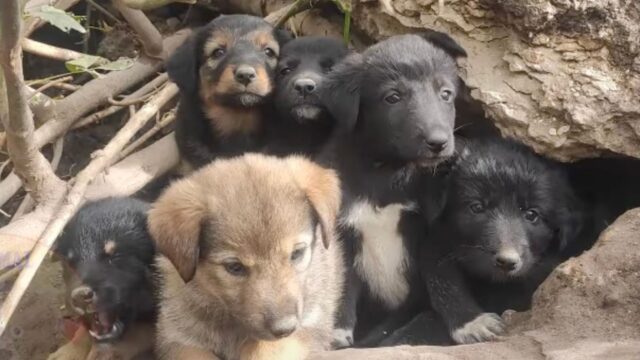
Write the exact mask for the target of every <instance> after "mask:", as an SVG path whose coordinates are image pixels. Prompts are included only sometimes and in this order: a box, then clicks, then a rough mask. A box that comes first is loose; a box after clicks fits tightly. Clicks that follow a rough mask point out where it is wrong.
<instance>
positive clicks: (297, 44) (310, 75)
mask: <svg viewBox="0 0 640 360" xmlns="http://www.w3.org/2000/svg"><path fill="white" fill-rule="evenodd" d="M347 53H348V50H347V47H346V46H345V45H344V43H343V42H342V41H341V40H338V39H333V38H328V37H314V36H310V37H302V38H298V39H295V40H292V41H290V42H289V43H287V44H286V45H285V46H283V47H282V51H281V53H280V60H279V62H278V69H277V75H276V89H275V92H274V100H275V101H274V105H275V110H276V118H275V121H274V123H273V124H272V126H271V131H270V135H269V138H270V139H269V145H268V150H267V152H269V153H271V154H277V155H287V154H292V153H298V154H305V155H314V154H316V153H317V152H318V151H319V149H320V148H321V146H322V145H324V144H325V142H326V141H327V139H328V138H329V136H330V135H331V132H332V130H333V128H334V126H335V124H336V122H335V119H334V118H333V117H332V116H331V114H329V113H328V112H327V109H326V108H325V107H324V105H323V103H322V99H321V98H320V96H321V93H322V87H323V86H324V82H325V79H326V76H327V74H328V73H330V72H331V70H332V69H333V67H334V66H335V64H337V63H338V62H340V60H342V59H343V58H344V57H345V56H346V55H347Z"/></svg>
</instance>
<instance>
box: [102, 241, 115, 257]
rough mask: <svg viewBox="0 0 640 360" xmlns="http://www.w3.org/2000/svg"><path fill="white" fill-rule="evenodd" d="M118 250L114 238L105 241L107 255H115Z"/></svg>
mask: <svg viewBox="0 0 640 360" xmlns="http://www.w3.org/2000/svg"><path fill="white" fill-rule="evenodd" d="M115 252H116V242H115V241H113V240H107V242H105V243H104V253H105V254H107V255H113V254H114V253H115Z"/></svg>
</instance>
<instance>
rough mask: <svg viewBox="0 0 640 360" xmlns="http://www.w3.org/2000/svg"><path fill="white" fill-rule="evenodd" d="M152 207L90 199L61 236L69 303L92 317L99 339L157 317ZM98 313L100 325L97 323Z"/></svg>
mask: <svg viewBox="0 0 640 360" xmlns="http://www.w3.org/2000/svg"><path fill="white" fill-rule="evenodd" d="M148 209H149V205H148V204H147V203H145V202H142V201H139V200H135V199H130V198H108V199H104V200H99V201H96V202H91V203H88V204H86V205H84V206H83V207H82V208H81V209H80V211H79V212H78V213H77V214H76V215H75V216H74V217H73V218H72V219H71V221H70V222H69V223H68V224H67V226H66V227H65V228H64V231H63V232H62V234H61V235H60V237H59V238H58V240H57V243H56V246H55V250H54V251H55V254H56V257H58V258H60V259H61V260H62V261H63V264H64V270H65V271H64V273H65V282H66V284H67V292H68V302H69V305H70V306H71V307H72V308H75V309H78V310H77V312H78V314H79V315H86V316H85V320H86V321H87V322H88V324H87V326H88V327H89V328H90V329H91V330H92V331H93V334H94V336H96V335H97V336H96V337H97V338H98V339H99V340H116V339H117V338H119V337H120V336H121V335H122V333H123V332H124V331H125V329H126V327H127V326H128V325H129V324H130V323H131V322H132V321H135V320H153V318H154V316H155V312H156V307H155V306H156V305H155V304H156V302H155V295H154V282H153V281H152V278H153V277H154V273H155V271H154V269H153V265H152V264H153V261H154V260H153V259H154V255H155V249H154V245H153V241H152V240H151V237H150V236H149V234H148V233H147V229H146V217H147V210H148ZM108 243H109V244H110V245H107V244H108ZM109 248H110V249H112V251H107V250H106V249H109ZM76 289H77V290H78V292H76V296H75V297H74V298H73V299H72V296H71V294H72V293H74V290H76ZM82 294H84V295H82ZM91 294H93V295H91ZM85 295H86V298H84V296H85ZM83 312H85V313H84V314H83ZM86 312H88V313H86ZM98 316H100V320H101V323H100V324H98V323H96V322H95V319H96V318H98ZM102 327H104V328H102Z"/></svg>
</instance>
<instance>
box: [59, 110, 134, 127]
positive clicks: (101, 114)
mask: <svg viewBox="0 0 640 360" xmlns="http://www.w3.org/2000/svg"><path fill="white" fill-rule="evenodd" d="M122 109H124V107H122V106H109V107H108V108H105V109H102V110H100V111H97V112H95V113H93V114H91V115H89V116H87V117H84V118H82V119H80V121H78V122H77V123H75V124H73V127H71V129H72V130H76V129H81V128H83V127H85V126H88V125H91V124H93V123H96V122H98V121H100V120H102V119H104V118H106V117H108V116H111V115H113V114H115V113H117V112H118V111H120V110H122Z"/></svg>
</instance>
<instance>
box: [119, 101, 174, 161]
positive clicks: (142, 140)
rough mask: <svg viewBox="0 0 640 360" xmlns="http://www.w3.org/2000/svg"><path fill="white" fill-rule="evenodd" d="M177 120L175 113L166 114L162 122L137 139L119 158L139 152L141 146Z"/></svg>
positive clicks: (158, 122)
mask: <svg viewBox="0 0 640 360" xmlns="http://www.w3.org/2000/svg"><path fill="white" fill-rule="evenodd" d="M175 119H176V113H175V111H171V112H167V113H165V114H164V115H163V116H162V118H160V121H157V122H156V123H155V125H153V127H152V128H151V129H149V130H148V131H147V132H146V133H144V135H142V136H140V137H139V138H137V139H136V140H135V141H134V142H132V143H131V144H129V145H128V146H127V147H126V148H124V150H122V152H121V153H120V155H119V156H118V158H120V159H122V158H124V157H127V156H128V155H129V154H131V153H132V152H134V151H135V150H137V149H138V148H139V147H140V146H141V145H143V144H144V143H145V142H146V141H147V140H149V139H151V137H152V136H153V135H155V134H157V133H158V131H160V130H162V129H164V128H165V127H167V126H168V125H169V124H171V123H172V122H173V121H174V120H175Z"/></svg>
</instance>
